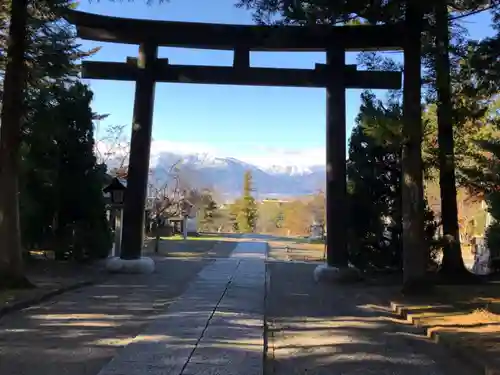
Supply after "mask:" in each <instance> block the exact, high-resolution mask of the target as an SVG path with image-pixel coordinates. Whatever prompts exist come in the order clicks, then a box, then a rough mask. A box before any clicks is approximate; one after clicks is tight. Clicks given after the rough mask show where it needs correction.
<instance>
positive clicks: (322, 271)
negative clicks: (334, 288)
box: [313, 263, 361, 283]
mask: <svg viewBox="0 0 500 375" xmlns="http://www.w3.org/2000/svg"><path fill="white" fill-rule="evenodd" d="M313 276H314V281H316V282H326V283H336V282H337V283H339V282H346V283H349V282H356V281H360V280H361V272H360V271H359V270H358V269H357V268H355V267H352V266H349V267H335V266H330V265H328V264H326V263H325V264H320V265H319V266H317V267H316V268H315V269H314V273H313Z"/></svg>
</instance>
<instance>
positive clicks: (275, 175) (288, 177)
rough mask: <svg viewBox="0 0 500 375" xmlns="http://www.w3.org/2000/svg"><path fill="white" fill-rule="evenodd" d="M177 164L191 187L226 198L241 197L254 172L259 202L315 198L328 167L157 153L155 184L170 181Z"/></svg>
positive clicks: (154, 161)
mask: <svg viewBox="0 0 500 375" xmlns="http://www.w3.org/2000/svg"><path fill="white" fill-rule="evenodd" d="M174 164H176V166H177V168H178V169H179V174H180V176H181V179H184V180H185V181H186V183H188V184H189V185H194V186H197V187H200V188H201V187H210V188H214V189H215V190H217V192H219V194H222V195H224V196H226V197H229V198H232V197H235V196H238V195H239V194H241V191H242V189H243V175H244V173H245V171H247V170H249V171H251V172H252V176H253V182H254V189H255V193H256V195H257V196H258V197H259V198H264V197H283V196H298V195H304V194H312V193H314V192H316V191H317V190H318V189H321V188H322V187H323V186H324V183H325V167H324V166H321V165H319V166H318V165H316V166H309V167H304V166H294V165H272V166H271V167H259V166H257V165H254V164H250V163H247V162H244V161H241V160H238V159H235V158H230V157H217V156H214V155H211V154H208V153H189V154H188V153H183V154H179V153H174V152H165V151H162V152H158V153H156V154H154V155H152V157H151V170H152V180H153V181H156V182H157V183H161V182H162V181H165V180H166V179H168V173H169V170H170V169H171V167H172V165H174Z"/></svg>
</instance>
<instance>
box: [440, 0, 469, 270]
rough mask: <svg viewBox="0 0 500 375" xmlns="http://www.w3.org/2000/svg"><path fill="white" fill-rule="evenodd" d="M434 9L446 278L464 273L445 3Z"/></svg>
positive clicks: (443, 267)
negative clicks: (459, 224)
mask: <svg viewBox="0 0 500 375" xmlns="http://www.w3.org/2000/svg"><path fill="white" fill-rule="evenodd" d="M434 9H435V16H436V25H435V36H436V55H435V69H436V86H437V87H436V88H437V96H438V105H437V122H438V144H439V149H438V153H439V187H440V193H441V221H442V225H443V239H444V248H443V261H442V264H441V272H442V273H443V274H444V275H446V276H452V277H460V276H461V275H462V276H463V275H464V274H465V273H466V272H467V270H466V268H465V265H464V262H463V259H462V252H461V249H460V234H459V226H458V208H457V188H456V180H455V155H454V140H453V114H452V110H453V108H452V102H451V79H450V57H449V44H450V41H449V39H450V35H449V25H448V8H447V2H446V1H444V0H441V1H439V2H437V4H436V5H435V8H434Z"/></svg>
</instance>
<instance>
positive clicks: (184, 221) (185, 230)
mask: <svg viewBox="0 0 500 375" xmlns="http://www.w3.org/2000/svg"><path fill="white" fill-rule="evenodd" d="M187 218H188V217H187V215H184V216H183V218H182V237H183V238H184V239H186V238H187V233H188V228H187Z"/></svg>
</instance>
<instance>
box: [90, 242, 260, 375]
mask: <svg viewBox="0 0 500 375" xmlns="http://www.w3.org/2000/svg"><path fill="white" fill-rule="evenodd" d="M266 250H267V245H266V244H265V243H248V242H242V243H239V244H238V245H237V246H236V248H235V249H234V251H233V253H232V254H231V256H230V258H228V259H222V258H220V259H217V260H216V261H215V262H213V263H211V264H210V265H208V266H206V267H205V268H204V269H203V270H202V271H201V272H200V273H199V274H198V276H197V278H196V279H195V280H194V281H193V282H192V283H191V284H190V285H189V287H188V289H187V290H186V291H185V292H184V293H183V294H182V296H180V297H179V298H178V299H177V300H176V301H175V302H174V303H173V304H172V305H170V307H169V308H168V310H166V311H165V313H164V314H163V315H161V316H160V317H158V318H157V319H155V321H154V322H152V323H151V324H150V325H149V326H148V327H147V328H146V330H145V331H143V332H142V333H141V334H140V335H139V336H137V337H136V338H135V339H134V340H133V342H131V343H130V344H129V345H127V346H126V347H125V348H124V349H123V350H122V351H121V352H120V353H118V355H117V356H116V357H115V358H114V359H113V360H112V361H111V362H110V363H109V364H108V365H107V366H106V367H104V368H103V369H102V371H101V372H100V373H99V374H100V375H139V374H171V375H180V374H183V375H195V374H241V375H254V374H255V375H261V374H262V373H263V362H264V334H263V333H264V295H265V279H266V272H265V258H266Z"/></svg>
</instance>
